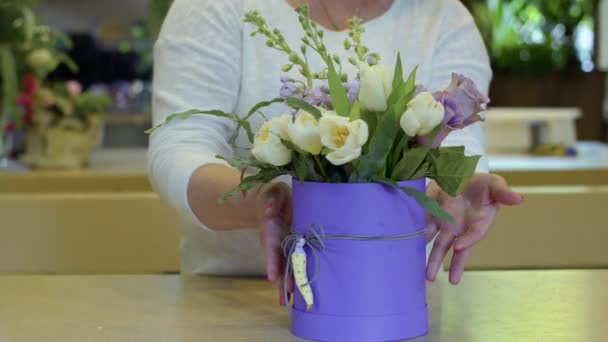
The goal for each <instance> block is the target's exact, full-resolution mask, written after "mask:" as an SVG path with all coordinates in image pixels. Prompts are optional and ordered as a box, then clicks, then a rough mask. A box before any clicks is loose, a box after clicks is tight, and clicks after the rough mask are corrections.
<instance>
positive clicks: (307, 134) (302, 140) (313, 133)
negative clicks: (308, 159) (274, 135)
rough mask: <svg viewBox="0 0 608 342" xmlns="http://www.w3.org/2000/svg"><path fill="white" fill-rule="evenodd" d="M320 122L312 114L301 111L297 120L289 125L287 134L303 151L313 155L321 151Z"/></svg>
mask: <svg viewBox="0 0 608 342" xmlns="http://www.w3.org/2000/svg"><path fill="white" fill-rule="evenodd" d="M319 134H320V133H319V122H318V121H317V119H315V117H314V116H312V114H310V113H307V112H304V111H300V112H299V113H298V114H297V115H296V119H295V121H290V122H289V124H288V125H287V135H288V136H289V139H290V140H291V142H292V143H293V144H294V145H296V146H297V147H299V148H300V149H301V150H302V151H305V152H308V153H310V154H313V155H318V154H319V153H321V148H322V146H321V136H320V135H319Z"/></svg>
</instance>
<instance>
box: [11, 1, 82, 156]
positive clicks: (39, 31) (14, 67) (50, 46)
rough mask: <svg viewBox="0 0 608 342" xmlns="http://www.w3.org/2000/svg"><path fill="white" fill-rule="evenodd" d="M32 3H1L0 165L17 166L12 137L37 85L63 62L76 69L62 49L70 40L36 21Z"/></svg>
mask: <svg viewBox="0 0 608 342" xmlns="http://www.w3.org/2000/svg"><path fill="white" fill-rule="evenodd" d="M34 2H35V1H31V0H2V1H1V2H0V90H1V91H0V95H1V96H0V160H2V161H3V162H0V168H3V166H1V165H4V168H7V167H9V168H15V167H16V163H15V162H14V161H13V160H11V159H10V157H11V152H12V150H13V145H14V144H13V142H14V139H13V138H14V137H15V136H17V134H16V133H18V132H20V131H22V129H23V123H24V122H25V123H27V122H28V121H29V120H30V118H31V115H32V109H33V99H34V94H35V92H36V87H37V84H38V83H39V82H40V81H41V80H44V79H45V78H46V77H47V75H48V74H49V73H50V72H52V71H53V70H55V69H56V68H57V67H58V66H59V65H60V64H62V63H63V64H65V65H67V66H68V67H69V68H70V69H72V70H76V65H75V64H74V63H73V61H72V60H71V59H70V58H69V57H68V56H67V55H66V54H65V53H64V52H63V49H66V48H69V47H70V45H71V42H70V40H69V39H68V38H67V37H66V36H65V35H63V34H62V33H60V32H57V31H53V30H51V29H50V28H48V27H46V26H44V25H39V24H37V23H36V18H35V16H34V14H33V12H32V11H31V8H30V6H31V5H32V4H33V3H34ZM20 83H21V87H20Z"/></svg>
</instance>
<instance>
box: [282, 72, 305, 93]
mask: <svg viewBox="0 0 608 342" xmlns="http://www.w3.org/2000/svg"><path fill="white" fill-rule="evenodd" d="M281 83H282V85H281V89H280V90H279V94H280V97H282V98H284V99H287V98H289V97H295V98H298V99H302V98H303V96H302V93H303V90H302V88H301V87H299V86H298V84H296V83H295V82H293V81H290V80H289V78H287V76H281Z"/></svg>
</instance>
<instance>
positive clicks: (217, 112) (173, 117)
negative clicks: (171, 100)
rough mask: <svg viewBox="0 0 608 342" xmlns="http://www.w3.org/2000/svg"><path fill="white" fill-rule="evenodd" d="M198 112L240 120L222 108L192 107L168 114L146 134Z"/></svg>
mask: <svg viewBox="0 0 608 342" xmlns="http://www.w3.org/2000/svg"><path fill="white" fill-rule="evenodd" d="M198 114H206V115H213V116H218V117H223V118H228V119H230V120H232V121H235V122H238V121H239V119H238V118H237V117H236V115H234V114H231V113H226V112H223V111H221V110H199V109H191V110H188V111H185V112H182V113H175V114H171V115H169V116H167V118H166V119H165V121H164V122H162V123H160V124H158V125H156V126H155V127H152V128H150V129H149V130H147V131H146V132H145V133H146V134H150V133H152V132H154V131H156V130H157V129H159V128H160V127H162V126H164V125H166V124H168V123H169V122H171V121H173V120H184V119H187V118H189V117H191V116H193V115H198Z"/></svg>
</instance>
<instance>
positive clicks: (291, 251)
mask: <svg viewBox="0 0 608 342" xmlns="http://www.w3.org/2000/svg"><path fill="white" fill-rule="evenodd" d="M315 228H316V229H315ZM317 229H318V231H317ZM425 233H426V228H425V229H420V230H417V231H414V232H411V233H405V234H400V235H388V236H368V235H326V234H325V230H324V229H323V226H322V225H320V224H312V225H310V227H308V229H307V230H306V231H305V232H304V233H300V232H299V231H297V230H295V229H293V227H292V228H291V231H290V234H289V235H288V236H287V237H286V238H285V240H283V243H282V245H281V247H282V248H283V253H284V254H285V259H286V261H285V276H284V279H283V296H284V300H285V303H286V304H288V303H289V300H288V299H289V298H288V297H287V288H288V287H289V279H290V278H291V276H292V275H293V276H294V279H295V281H296V285H297V287H298V290H299V291H300V294H301V295H302V298H303V299H304V301H305V302H306V307H307V309H308V310H310V308H312V305H313V303H314V298H313V294H312V288H311V286H310V284H312V283H313V282H315V281H316V280H317V275H318V274H319V267H320V259H319V254H320V253H321V251H323V250H324V249H325V240H328V239H332V240H354V241H398V240H409V239H413V238H416V237H419V236H421V235H424V234H425ZM305 246H308V247H309V248H310V250H311V252H312V255H313V257H314V259H315V273H314V275H313V277H312V279H310V280H308V275H307V274H306V263H307V260H306V251H304V247H305Z"/></svg>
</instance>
